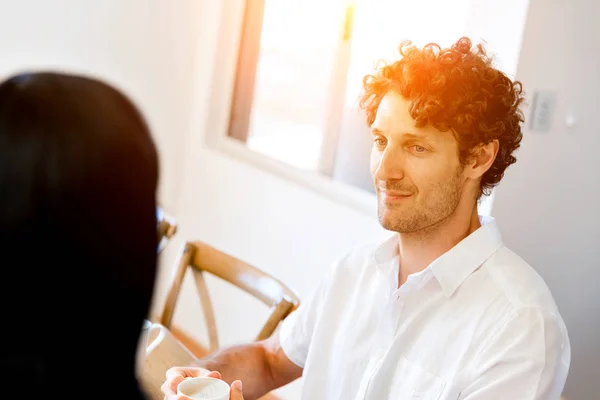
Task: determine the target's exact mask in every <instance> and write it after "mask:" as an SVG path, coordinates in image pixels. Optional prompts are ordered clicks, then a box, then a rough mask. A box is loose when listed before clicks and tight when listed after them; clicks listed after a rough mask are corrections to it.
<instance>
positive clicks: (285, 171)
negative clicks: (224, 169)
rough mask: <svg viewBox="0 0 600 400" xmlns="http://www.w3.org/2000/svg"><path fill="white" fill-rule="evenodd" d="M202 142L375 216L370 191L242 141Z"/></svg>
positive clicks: (288, 180)
mask: <svg viewBox="0 0 600 400" xmlns="http://www.w3.org/2000/svg"><path fill="white" fill-rule="evenodd" d="M206 145H207V147H208V148H209V149H212V150H216V151H218V152H221V153H224V154H226V155H228V156H230V157H233V158H234V159H235V160H236V161H241V162H244V163H247V164H250V165H252V166H253V167H255V168H258V169H260V170H263V171H265V172H267V173H270V174H272V175H275V176H278V177H279V178H281V179H283V180H285V181H287V182H292V183H294V184H297V185H300V186H303V187H305V188H306V189H308V190H311V191H313V192H316V193H318V194H320V195H322V196H323V197H325V198H327V199H329V200H331V201H333V202H336V203H338V204H340V205H343V206H347V207H350V208H352V209H354V210H355V211H357V212H360V213H362V214H365V215H368V216H371V217H374V216H375V215H376V212H377V199H376V197H375V195H374V194H373V193H369V192H366V191H364V190H362V189H359V188H355V187H353V186H350V185H347V184H345V183H341V182H337V181H334V180H333V179H331V178H329V177H326V176H324V175H320V174H318V173H316V172H311V171H303V170H300V169H298V168H295V167H293V166H291V165H288V164H286V163H283V162H280V161H278V160H274V159H271V158H269V157H267V156H265V155H262V154H259V153H257V152H254V151H252V150H250V149H249V148H247V147H246V146H245V145H244V144H243V143H241V142H239V141H237V140H235V139H232V138H229V137H213V138H212V140H207V142H206Z"/></svg>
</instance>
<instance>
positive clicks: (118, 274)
mask: <svg viewBox="0 0 600 400" xmlns="http://www.w3.org/2000/svg"><path fill="white" fill-rule="evenodd" d="M157 181H158V157H157V153H156V149H155V146H154V142H153V140H152V138H151V135H150V133H149V130H148V127H147V126H146V124H145V122H144V119H143V117H142V116H141V114H140V112H139V111H138V110H137V108H136V107H135V106H134V104H133V103H132V102H131V101H130V100H129V99H128V98H127V97H126V96H125V95H124V94H122V93H121V92H120V91H118V90H117V89H116V88H114V87H112V86H109V85H108V84H106V83H103V82H101V81H99V80H97V79H93V78H91V77H84V76H76V75H70V74H62V73H52V72H44V73H31V74H21V75H18V76H13V77H11V78H9V79H8V80H6V81H4V82H3V83H2V84H0V257H2V260H3V261H2V282H3V285H2V286H3V287H2V288H1V289H0V290H1V291H2V292H3V294H2V300H3V302H2V303H3V306H4V307H5V311H4V316H3V320H4V322H5V323H6V325H5V326H7V325H10V328H8V329H10V330H13V331H14V336H12V337H13V338H18V341H19V342H23V345H22V346H16V348H15V349H14V353H11V351H12V350H11V349H8V350H7V349H5V350H2V353H3V354H4V355H5V356H6V355H7V354H8V355H9V356H8V359H10V357H11V356H10V355H11V354H12V357H13V360H12V364H10V362H11V361H7V363H8V364H9V365H8V366H7V365H4V366H3V369H4V368H9V366H10V365H12V368H17V369H18V366H21V367H22V368H23V369H24V370H25V371H27V374H28V379H32V378H33V376H36V375H39V379H40V381H47V380H48V379H49V378H48V377H49V376H54V375H52V374H54V373H59V372H57V371H55V370H60V368H58V366H60V365H64V364H68V363H71V364H72V365H76V363H77V362H80V363H81V362H83V361H84V360H85V359H84V358H80V359H79V360H74V359H73V357H76V356H77V354H79V356H80V357H82V356H83V355H84V354H93V358H91V359H87V361H86V365H85V366H83V369H84V370H85V371H87V372H86V373H89V372H90V371H96V368H98V367H99V365H101V364H103V362H104V361H107V360H108V359H110V358H112V359H113V360H114V362H113V363H112V367H111V369H110V370H106V371H104V373H106V372H107V371H111V375H112V374H117V375H118V371H119V370H120V369H122V370H123V371H124V372H125V371H131V373H133V366H134V364H133V362H134V359H135V357H134V356H135V354H134V353H135V348H136V346H137V340H138V337H139V334H140V328H141V326H142V322H143V319H144V318H146V317H147V313H148V310H149V306H150V302H151V298H152V292H153V287H154V279H155V273H156V249H157V236H156V198H155V196H156V189H157ZM8 304H11V305H10V306H8ZM102 325H105V326H107V327H108V328H105V329H101V328H100V326H102ZM49 327H52V328H50V329H51V330H50V331H48V332H44V331H45V330H46V329H48V328H49ZM40 328H42V329H41V330H40ZM47 335H50V336H47ZM99 338H102V340H99ZM5 345H6V343H3V346H5ZM7 352H8V353H7ZM15 357H16V359H15ZM2 358H4V359H5V361H6V360H7V358H6V357H2ZM15 360H16V361H15ZM88 363H89V364H88ZM13 373H15V372H14V371H13ZM62 373H63V374H64V373H65V371H62ZM126 373H128V372H126ZM54 377H55V376H54ZM100 379H102V380H104V381H105V382H106V380H107V379H108V377H106V376H104V377H103V378H100ZM132 379H133V376H132ZM30 382H31V381H30ZM65 384H66V383H65Z"/></svg>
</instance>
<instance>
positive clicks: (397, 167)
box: [373, 147, 404, 181]
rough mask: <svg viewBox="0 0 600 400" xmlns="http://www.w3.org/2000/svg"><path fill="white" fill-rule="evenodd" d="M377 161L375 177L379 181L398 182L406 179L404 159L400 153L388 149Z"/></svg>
mask: <svg viewBox="0 0 600 400" xmlns="http://www.w3.org/2000/svg"><path fill="white" fill-rule="evenodd" d="M374 161H375V164H376V165H375V169H374V173H373V177H374V178H375V179H376V180H378V181H389V180H398V179H402V178H403V177H404V159H403V156H402V154H401V152H399V151H394V149H393V148H389V147H388V148H387V149H385V150H384V151H383V153H380V156H379V157H378V159H376V160H374Z"/></svg>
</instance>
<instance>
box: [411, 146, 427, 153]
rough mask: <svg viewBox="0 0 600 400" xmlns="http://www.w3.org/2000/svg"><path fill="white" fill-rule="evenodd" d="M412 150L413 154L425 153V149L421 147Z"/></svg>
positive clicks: (414, 147)
mask: <svg viewBox="0 0 600 400" xmlns="http://www.w3.org/2000/svg"><path fill="white" fill-rule="evenodd" d="M412 148H413V150H414V151H415V153H425V152H426V151H427V149H426V148H425V147H423V146H419V145H416V146H412Z"/></svg>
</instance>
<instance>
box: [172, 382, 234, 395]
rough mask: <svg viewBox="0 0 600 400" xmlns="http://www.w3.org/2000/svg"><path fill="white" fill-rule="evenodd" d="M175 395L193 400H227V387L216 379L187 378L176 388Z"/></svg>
mask: <svg viewBox="0 0 600 400" xmlns="http://www.w3.org/2000/svg"><path fill="white" fill-rule="evenodd" d="M177 394H178V395H180V396H183V397H184V398H185V399H193V400H229V385H228V384H227V383H226V382H223V381H222V380H220V379H216V378H208V377H199V378H187V379H185V380H184V381H182V382H181V383H180V384H179V386H177Z"/></svg>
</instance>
